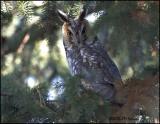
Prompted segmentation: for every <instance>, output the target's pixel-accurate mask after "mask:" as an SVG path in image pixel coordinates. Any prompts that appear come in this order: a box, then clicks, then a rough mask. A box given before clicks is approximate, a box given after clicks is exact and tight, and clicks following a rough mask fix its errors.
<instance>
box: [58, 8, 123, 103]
mask: <svg viewBox="0 0 160 124" xmlns="http://www.w3.org/2000/svg"><path fill="white" fill-rule="evenodd" d="M58 15H59V17H60V19H61V20H62V21H63V22H64V24H63V26H62V33H63V44H64V48H65V51H66V57H67V60H68V64H69V68H70V71H71V74H72V75H73V76H75V75H81V83H82V85H83V87H84V88H85V89H87V90H91V91H93V92H95V93H97V94H99V95H100V96H102V97H103V98H104V99H107V100H109V101H112V100H113V99H114V96H115V93H116V89H115V86H114V83H115V81H116V80H122V79H121V75H120V73H119V70H118V68H117V66H116V65H115V63H114V62H113V61H112V60H111V58H110V56H109V55H108V53H107V51H105V48H104V47H103V45H102V44H101V43H100V42H99V41H98V38H97V37H96V36H95V38H93V40H90V38H89V37H88V36H87V34H88V33H87V32H88V31H89V30H88V28H89V23H88V21H87V20H86V19H85V16H86V9H85V8H83V10H82V11H81V12H80V15H79V16H78V18H76V19H72V18H70V17H69V16H68V15H67V14H65V13H64V12H62V11H60V10H58Z"/></svg>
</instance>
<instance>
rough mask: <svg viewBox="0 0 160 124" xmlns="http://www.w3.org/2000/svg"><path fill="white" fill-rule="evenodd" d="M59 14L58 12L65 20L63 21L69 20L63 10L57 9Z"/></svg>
mask: <svg viewBox="0 0 160 124" xmlns="http://www.w3.org/2000/svg"><path fill="white" fill-rule="evenodd" d="M57 14H58V16H59V18H60V19H61V21H63V22H68V21H69V18H68V15H67V14H65V13H64V12H62V11H61V10H57Z"/></svg>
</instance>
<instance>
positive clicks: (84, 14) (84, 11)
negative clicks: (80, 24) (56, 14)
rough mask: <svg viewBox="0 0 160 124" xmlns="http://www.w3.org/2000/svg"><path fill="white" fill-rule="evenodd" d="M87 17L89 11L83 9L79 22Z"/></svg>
mask: <svg viewBox="0 0 160 124" xmlns="http://www.w3.org/2000/svg"><path fill="white" fill-rule="evenodd" d="M86 15H87V9H86V7H83V8H82V10H81V12H80V15H79V17H78V19H79V21H82V20H83V19H84V18H85V16H86Z"/></svg>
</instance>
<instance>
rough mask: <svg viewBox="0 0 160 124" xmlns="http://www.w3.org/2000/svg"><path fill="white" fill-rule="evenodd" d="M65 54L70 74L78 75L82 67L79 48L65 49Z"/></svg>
mask: <svg viewBox="0 0 160 124" xmlns="http://www.w3.org/2000/svg"><path fill="white" fill-rule="evenodd" d="M66 56H67V61H68V65H69V70H70V72H71V74H72V75H73V76H74V75H79V74H80V73H81V71H82V69H83V66H84V65H83V59H82V57H81V55H80V52H79V49H78V48H75V49H73V48H72V49H70V50H67V49H66Z"/></svg>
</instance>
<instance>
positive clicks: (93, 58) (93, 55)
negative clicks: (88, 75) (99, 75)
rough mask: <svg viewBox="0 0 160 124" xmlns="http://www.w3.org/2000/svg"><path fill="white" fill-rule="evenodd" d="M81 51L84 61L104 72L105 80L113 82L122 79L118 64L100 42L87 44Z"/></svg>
mask: <svg viewBox="0 0 160 124" xmlns="http://www.w3.org/2000/svg"><path fill="white" fill-rule="evenodd" d="M80 52H81V56H82V58H83V61H84V62H88V64H89V66H90V67H91V68H94V69H96V70H97V71H101V72H103V74H104V78H105V82H107V83H111V84H113V82H114V81H115V80H121V76H120V73H119V70H118V68H117V66H116V65H115V63H114V62H113V61H112V60H111V58H110V57H109V55H108V54H107V52H106V51H105V49H104V48H103V47H102V46H101V45H100V44H95V43H94V44H93V45H86V46H85V47H83V48H82V49H81V51H80Z"/></svg>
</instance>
